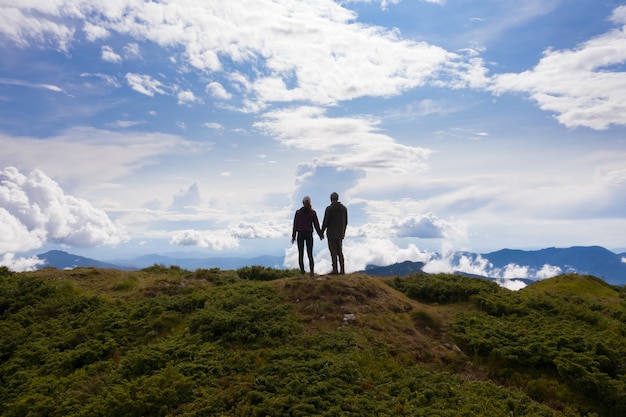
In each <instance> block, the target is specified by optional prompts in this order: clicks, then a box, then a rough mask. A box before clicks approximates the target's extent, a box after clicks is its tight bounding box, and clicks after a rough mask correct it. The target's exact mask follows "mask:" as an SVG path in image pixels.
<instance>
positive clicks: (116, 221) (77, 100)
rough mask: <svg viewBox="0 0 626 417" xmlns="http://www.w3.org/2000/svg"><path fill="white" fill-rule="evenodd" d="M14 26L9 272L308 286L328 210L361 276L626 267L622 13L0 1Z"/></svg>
mask: <svg viewBox="0 0 626 417" xmlns="http://www.w3.org/2000/svg"><path fill="white" fill-rule="evenodd" d="M0 23H1V24H0V56H1V57H2V58H1V59H0V149H2V152H0V170H1V171H0V260H1V262H2V264H4V265H10V266H12V267H14V268H16V269H20V268H21V269H27V268H28V267H29V266H32V265H33V262H35V261H33V259H32V258H30V256H31V255H32V254H35V253H40V252H43V251H45V250H48V249H62V250H66V251H69V252H72V253H77V254H81V255H85V256H91V257H96V258H98V259H105V260H106V259H124V258H129V257H132V256H138V255H142V254H147V253H160V254H177V255H181V254H187V255H188V256H206V257H219V256H244V257H252V256H256V255H261V254H272V255H283V254H284V255H285V256H286V263H285V266H287V267H294V266H296V265H297V261H296V251H295V248H294V247H293V246H291V244H290V232H291V230H290V229H291V222H292V219H293V214H294V211H295V210H296V209H297V208H298V207H299V206H300V202H301V199H302V197H303V196H304V195H310V196H311V198H312V202H313V206H314V207H315V208H316V209H317V210H318V213H319V214H320V217H321V216H322V215H323V211H324V208H325V206H326V205H327V204H328V202H329V201H328V196H329V194H330V193H331V192H332V191H336V192H338V193H339V195H340V200H341V201H342V202H343V203H344V204H346V205H347V206H348V208H349V214H350V225H349V228H348V236H347V238H346V243H345V245H346V259H347V261H346V262H347V265H346V266H347V269H349V270H358V269H362V268H364V267H365V265H367V264H368V263H376V264H379V265H380V264H389V263H393V262H400V261H404V260H414V261H418V260H428V259H429V258H430V257H431V256H432V253H433V252H441V253H451V252H453V251H461V250H467V251H474V252H483V253H484V252H489V251H493V250H498V249H501V248H505V247H506V248H516V249H540V248H545V247H552V246H556V247H569V246H575V245H583V246H587V245H600V246H604V247H606V248H608V249H611V250H615V251H624V250H626V240H625V239H626V238H625V236H626V235H625V233H624V232H625V231H626V211H625V210H624V207H626V128H625V125H626V74H625V72H624V70H625V68H626V67H625V64H626V3H624V2H620V1H602V2H598V1H597V0H576V1H574V0H542V1H538V0H537V1H535V0H514V1H513V0H512V1H509V0H485V1H481V2H470V1H460V0H459V1H454V0H441V1H436V0H430V1H426V0H424V1H417V0H413V1H408V0H404V1H402V0H395V1H394V0H388V1H365V0H362V1H358V0H353V1H349V0H347V1H330V0H307V1H295V0H274V1H269V0H256V1H253V0H246V1H244V0H240V1H229V2H226V1H218V0H214V1H208V0H171V1H158V2H146V1H140V0H117V1H110V0H46V1H44V0H21V1H19V2H18V1H13V0H0ZM315 252H316V259H317V265H319V268H318V271H320V272H323V270H324V269H330V264H329V256H328V250H327V248H326V242H325V241H322V242H320V241H318V240H316V242H315ZM440 267H441V269H442V270H445V269H446V268H450V267H452V266H451V265H449V264H448V265H446V266H441V265H440ZM482 267H483V266H482V265H477V266H475V268H477V269H480V268H482ZM468 268H469V267H468ZM470 269H471V268H470ZM477 269H472V271H473V272H476V271H477ZM468 272H469V270H468Z"/></svg>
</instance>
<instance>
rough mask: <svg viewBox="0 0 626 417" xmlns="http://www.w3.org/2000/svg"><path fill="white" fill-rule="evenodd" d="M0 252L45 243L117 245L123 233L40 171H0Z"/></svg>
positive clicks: (124, 235)
mask: <svg viewBox="0 0 626 417" xmlns="http://www.w3.org/2000/svg"><path fill="white" fill-rule="evenodd" d="M0 217H1V218H2V222H1V223H0V224H2V229H3V230H2V233H0V252H22V251H26V250H30V249H36V248H38V247H41V246H42V245H43V244H44V243H45V242H52V243H59V244H65V245H69V246H74V247H89V246H100V245H116V244H118V243H121V242H123V241H124V240H126V239H127V236H126V232H125V231H124V230H123V229H122V228H121V227H120V226H118V225H115V224H114V223H113V222H112V221H111V220H110V219H109V217H108V216H107V214H106V213H105V212H104V211H102V210H98V209H96V208H94V207H93V206H92V205H91V204H90V203H89V202H87V201H86V200H83V199H79V198H76V197H73V196H70V195H66V194H65V193H64V192H63V190H62V189H61V188H60V187H59V185H58V184H57V183H56V182H55V181H53V180H52V179H51V178H49V177H48V176H46V175H45V174H44V173H43V172H41V171H39V170H34V171H33V172H31V173H30V174H29V175H28V176H26V175H23V174H21V173H20V172H19V171H18V170H17V169H16V168H13V167H9V168H5V169H4V170H3V171H2V172H1V173H0Z"/></svg>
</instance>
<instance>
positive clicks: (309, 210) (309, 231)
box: [291, 195, 324, 277]
mask: <svg viewBox="0 0 626 417" xmlns="http://www.w3.org/2000/svg"><path fill="white" fill-rule="evenodd" d="M314 228H315V231H316V232H317V234H318V236H319V237H320V240H323V239H324V234H323V233H322V231H321V229H320V222H319V220H318V218H317V213H316V212H315V210H313V207H312V206H311V198H310V197H309V196H308V195H307V196H304V198H303V199H302V207H301V208H299V209H298V210H296V214H295V215H294V217H293V230H292V232H291V244H292V245H293V242H295V241H296V238H297V241H298V263H299V265H300V274H302V275H304V245H305V244H306V253H307V256H308V258H309V272H310V274H311V277H313V275H314V269H315V268H314V267H315V262H314V261H313V229H314Z"/></svg>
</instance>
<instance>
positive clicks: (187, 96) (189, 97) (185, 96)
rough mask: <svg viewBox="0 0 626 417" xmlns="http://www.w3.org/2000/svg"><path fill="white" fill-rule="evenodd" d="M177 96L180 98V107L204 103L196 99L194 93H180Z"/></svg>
mask: <svg viewBox="0 0 626 417" xmlns="http://www.w3.org/2000/svg"><path fill="white" fill-rule="evenodd" d="M176 96H177V97H178V104H180V105H191V104H194V103H202V100H201V99H200V98H198V97H196V95H195V94H194V93H193V92H192V91H180V92H179V93H178V94H177V95H176Z"/></svg>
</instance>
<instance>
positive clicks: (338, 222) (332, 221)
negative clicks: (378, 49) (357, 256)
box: [322, 192, 348, 275]
mask: <svg viewBox="0 0 626 417" xmlns="http://www.w3.org/2000/svg"><path fill="white" fill-rule="evenodd" d="M347 226H348V209H347V208H346V206H344V205H343V204H341V203H340V202H339V194H337V193H335V192H333V193H331V194H330V205H329V206H328V207H326V211H325V212H324V221H323V222H322V235H323V234H324V232H326V239H327V240H328V250H329V251H330V258H331V263H332V265H333V270H332V272H331V273H330V274H331V275H337V274H342V275H343V274H345V273H346V268H345V265H344V258H343V238H344V237H345V236H346V227H347ZM337 266H339V269H337Z"/></svg>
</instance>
